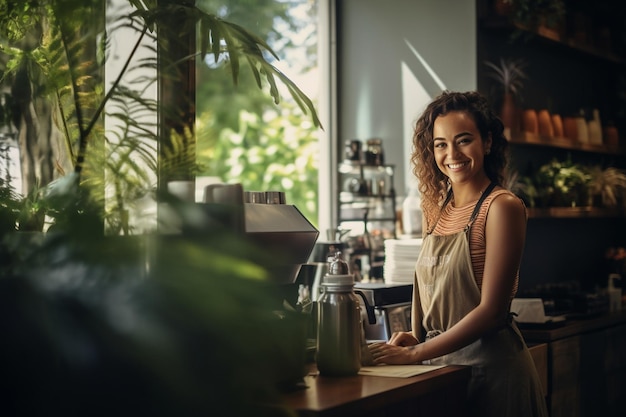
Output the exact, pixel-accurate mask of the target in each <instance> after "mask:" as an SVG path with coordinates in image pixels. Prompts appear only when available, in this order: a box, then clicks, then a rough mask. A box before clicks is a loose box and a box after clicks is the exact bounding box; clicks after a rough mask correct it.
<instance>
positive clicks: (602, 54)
mask: <svg viewBox="0 0 626 417" xmlns="http://www.w3.org/2000/svg"><path fill="white" fill-rule="evenodd" d="M481 26H482V27H483V28H485V29H490V30H501V31H508V32H511V33H513V32H514V31H519V32H520V33H522V34H526V35H528V36H532V37H533V38H535V39H537V40H539V41H542V42H545V43H548V44H552V45H554V46H559V47H563V48H567V49H570V50H571V51H573V52H578V53H582V54H584V55H587V56H589V57H593V58H596V59H601V60H603V61H606V62H611V63H614V64H618V65H626V60H625V59H624V57H622V56H620V55H618V54H616V53H614V52H612V51H608V50H604V49H599V48H597V47H595V46H594V45H590V44H586V43H582V42H579V41H576V40H574V39H570V38H567V37H565V36H563V35H559V34H557V33H555V32H554V31H552V30H547V31H542V30H541V29H539V30H531V29H529V28H527V27H524V26H522V25H520V24H517V23H515V22H513V21H512V20H511V19H510V18H508V17H506V16H489V17H486V18H484V19H482V20H481Z"/></svg>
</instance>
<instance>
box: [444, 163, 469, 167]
mask: <svg viewBox="0 0 626 417" xmlns="http://www.w3.org/2000/svg"><path fill="white" fill-rule="evenodd" d="M467 164H469V162H457V163H454V164H448V168H450V169H459V168H463V167H464V166H465V165H467Z"/></svg>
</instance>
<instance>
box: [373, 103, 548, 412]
mask: <svg viewBox="0 0 626 417" xmlns="http://www.w3.org/2000/svg"><path fill="white" fill-rule="evenodd" d="M503 130H504V127H503V125H502V122H501V121H500V120H499V119H498V118H497V117H496V115H495V114H494V112H493V111H492V110H491V109H490V108H489V106H488V104H487V101H486V100H485V98H484V97H483V96H481V95H480V94H478V93H476V92H467V93H458V92H448V91H446V92H443V93H442V94H441V95H440V96H439V97H437V98H436V99H435V100H434V101H433V102H432V103H430V104H429V105H428V106H427V108H426V110H425V111H424V113H423V114H422V116H421V117H420V118H419V119H418V121H417V123H416V126H415V133H414V136H413V143H414V152H413V155H412V157H411V161H412V163H413V167H414V173H415V175H416V176H417V179H418V181H419V187H420V192H421V194H422V208H423V212H424V221H425V228H424V230H425V236H424V242H423V245H422V249H421V251H420V255H419V258H418V261H417V263H416V267H415V279H414V287H413V306H412V329H413V331H412V332H403V333H394V334H393V335H392V337H391V338H390V340H389V341H388V342H387V343H376V344H372V345H371V346H370V351H371V353H372V357H373V360H374V363H376V364H383V363H386V364H410V363H431V364H442V365H448V364H456V365H468V366H471V367H472V378H471V381H470V384H469V392H468V402H469V404H470V406H471V407H470V410H471V412H472V413H473V415H476V416H480V417H485V416H494V417H495V416H498V417H501V416H509V417H510V416H520V417H521V416H523V417H530V416H547V410H546V404H545V399H544V398H543V394H542V392H541V386H540V382H539V378H538V376H537V372H536V369H535V367H534V363H533V360H532V357H531V356H530V353H529V351H528V348H527V347H526V344H525V342H524V340H523V338H522V336H521V334H520V332H519V330H518V329H517V327H516V326H515V323H514V322H513V321H512V318H511V315H510V313H509V309H510V304H511V300H512V299H513V297H514V296H515V293H516V291H517V287H518V281H519V265H520V260H521V256H522V251H523V248H524V240H525V236H526V209H525V207H524V204H523V203H522V201H521V200H520V199H519V198H518V197H516V196H515V195H514V194H513V193H511V192H510V191H508V190H506V189H505V188H503V187H502V184H504V181H505V169H506V167H507V150H508V142H507V140H506V138H505V137H504V134H503Z"/></svg>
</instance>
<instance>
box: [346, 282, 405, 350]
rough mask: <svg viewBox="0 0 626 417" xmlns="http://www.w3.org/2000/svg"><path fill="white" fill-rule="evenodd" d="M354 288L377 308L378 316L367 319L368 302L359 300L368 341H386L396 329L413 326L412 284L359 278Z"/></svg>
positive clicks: (402, 329)
mask: <svg viewBox="0 0 626 417" xmlns="http://www.w3.org/2000/svg"><path fill="white" fill-rule="evenodd" d="M354 289H355V291H360V292H362V293H363V295H364V297H365V300H366V301H367V303H368V304H369V308H370V309H373V311H374V317H375V320H371V319H368V317H367V316H366V314H367V312H366V308H367V306H366V305H365V303H364V302H363V301H362V300H360V301H361V303H362V307H363V308H362V309H361V315H362V316H363V327H364V331H365V339H366V340H367V341H370V342H371V341H381V340H382V341H387V340H389V338H390V337H391V335H392V334H393V333H394V332H406V331H410V330H411V301H412V298H413V284H407V283H373V282H357V283H356V284H355V285H354ZM370 316H371V311H370Z"/></svg>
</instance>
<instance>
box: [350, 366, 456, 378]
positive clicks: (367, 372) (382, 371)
mask: <svg viewBox="0 0 626 417" xmlns="http://www.w3.org/2000/svg"><path fill="white" fill-rule="evenodd" d="M444 366H445V365H378V366H363V367H361V370H360V371H359V375H363V376H390V377H396V378H409V377H411V376H416V375H420V374H425V373H426V372H430V371H434V370H435V369H439V368H443V367H444Z"/></svg>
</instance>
